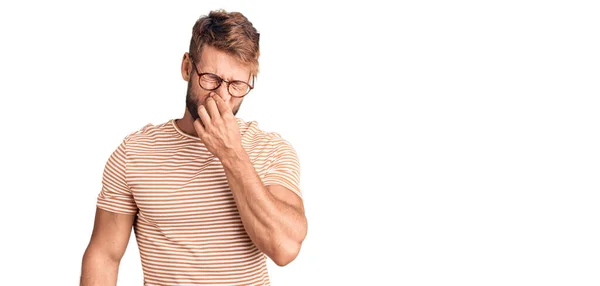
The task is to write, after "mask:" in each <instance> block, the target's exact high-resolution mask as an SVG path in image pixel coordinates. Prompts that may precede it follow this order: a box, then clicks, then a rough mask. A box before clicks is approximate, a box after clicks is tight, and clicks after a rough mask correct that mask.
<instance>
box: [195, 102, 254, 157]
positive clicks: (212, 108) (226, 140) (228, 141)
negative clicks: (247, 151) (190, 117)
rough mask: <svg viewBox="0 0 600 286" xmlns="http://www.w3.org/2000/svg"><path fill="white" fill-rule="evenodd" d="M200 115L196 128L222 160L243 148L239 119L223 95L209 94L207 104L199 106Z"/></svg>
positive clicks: (209, 149) (207, 146)
mask: <svg viewBox="0 0 600 286" xmlns="http://www.w3.org/2000/svg"><path fill="white" fill-rule="evenodd" d="M205 105H206V107H205ZM207 109H208V110H207ZM198 115H200V118H199V119H196V120H195V121H194V129H196V132H197V133H198V137H200V139H201V140H202V142H204V145H205V146H206V148H207V149H208V151H210V152H211V153H212V154H213V155H215V156H216V157H217V158H219V159H221V160H222V159H224V157H226V156H229V155H231V154H235V153H236V152H238V151H239V150H242V149H243V148H242V139H241V135H240V128H239V126H238V123H237V120H236V118H235V116H234V115H233V112H232V111H231V108H230V107H229V105H227V103H225V101H223V99H222V98H221V96H219V95H212V96H209V97H208V98H207V99H206V101H205V104H204V105H201V106H200V107H198ZM201 120H202V121H201Z"/></svg>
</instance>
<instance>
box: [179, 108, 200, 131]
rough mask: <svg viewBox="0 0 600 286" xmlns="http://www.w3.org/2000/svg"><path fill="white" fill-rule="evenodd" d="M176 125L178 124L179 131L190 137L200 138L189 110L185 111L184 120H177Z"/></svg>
mask: <svg viewBox="0 0 600 286" xmlns="http://www.w3.org/2000/svg"><path fill="white" fill-rule="evenodd" d="M175 124H177V127H179V129H180V130H181V131H182V132H183V133H185V134H187V135H190V136H194V137H199V136H198V133H196V128H194V118H193V117H192V115H191V114H190V112H189V111H188V110H187V108H186V109H185V113H184V114H183V118H181V119H176V120H175Z"/></svg>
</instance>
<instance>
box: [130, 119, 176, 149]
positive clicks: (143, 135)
mask: <svg viewBox="0 0 600 286" xmlns="http://www.w3.org/2000/svg"><path fill="white" fill-rule="evenodd" d="M169 124H170V121H167V122H164V123H160V124H153V123H148V124H146V125H144V126H143V127H141V128H139V129H137V130H136V131H134V132H131V133H129V134H128V135H127V136H125V139H124V140H123V143H124V144H126V145H131V144H136V143H150V142H153V141H155V140H156V139H157V138H160V137H161V134H164V133H165V132H166V131H167V129H168V127H169Z"/></svg>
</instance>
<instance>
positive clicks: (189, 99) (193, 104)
mask: <svg viewBox="0 0 600 286" xmlns="http://www.w3.org/2000/svg"><path fill="white" fill-rule="evenodd" d="M241 105H242V104H241V103H240V104H239V105H238V106H236V107H235V108H233V110H232V112H233V115H234V116H235V115H236V114H237V113H238V110H239V109H240V106H241ZM185 107H186V108H187V110H188V112H189V113H190V114H191V115H192V118H194V121H196V119H198V118H200V115H199V114H198V107H199V106H198V97H195V96H193V95H192V81H191V80H190V81H188V87H187V92H186V96H185Z"/></svg>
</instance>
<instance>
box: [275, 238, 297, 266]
mask: <svg viewBox="0 0 600 286" xmlns="http://www.w3.org/2000/svg"><path fill="white" fill-rule="evenodd" d="M300 246H301V243H297V242H288V243H285V244H280V245H279V247H277V249H276V250H275V251H274V252H273V254H272V255H271V260H273V262H275V264H277V266H280V267H283V266H286V265H288V264H290V263H291V262H292V261H294V259H296V257H297V256H298V253H300Z"/></svg>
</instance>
